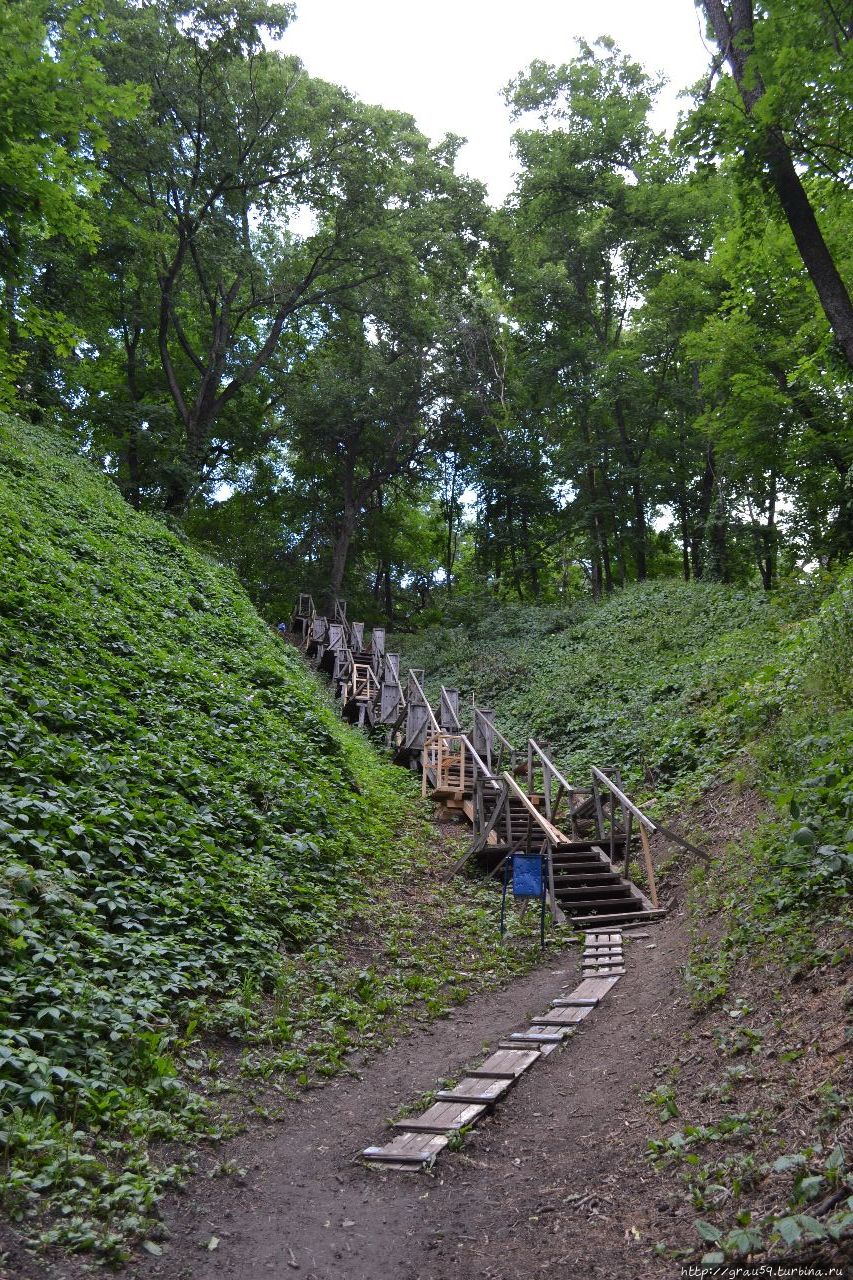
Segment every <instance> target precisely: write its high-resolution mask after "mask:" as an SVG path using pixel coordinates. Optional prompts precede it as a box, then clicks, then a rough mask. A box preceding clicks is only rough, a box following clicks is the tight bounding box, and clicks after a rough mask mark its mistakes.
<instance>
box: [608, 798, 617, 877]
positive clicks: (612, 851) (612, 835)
mask: <svg viewBox="0 0 853 1280" xmlns="http://www.w3.org/2000/svg"><path fill="white" fill-rule="evenodd" d="M608 807H609V810H610V861H611V863H612V862H613V859H614V858H615V857H616V801H615V799H614V796H613V792H612V791H611V792H610V804H609V806H608Z"/></svg>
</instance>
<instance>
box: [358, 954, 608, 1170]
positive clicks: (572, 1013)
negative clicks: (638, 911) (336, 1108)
mask: <svg viewBox="0 0 853 1280" xmlns="http://www.w3.org/2000/svg"><path fill="white" fill-rule="evenodd" d="M605 947H606V949H607V957H608V958H607V960H606V964H605V962H604V960H603V958H602V962H601V967H600V968H597V969H596V972H595V973H591V972H590V971H589V969H588V967H587V959H586V955H587V953H588V952H594V953H595V955H596V957H598V956H599V955H601V956H602V957H603V952H604V948H605ZM584 957H585V958H584V977H583V981H582V982H581V984H580V986H578V987H576V988H575V989H574V991H572V992H570V993H569V994H568V995H565V996H557V997H555V999H554V1000H552V1001H551V1006H550V1008H549V1009H547V1010H546V1011H545V1012H544V1013H542V1014H540V1015H538V1016H537V1017H535V1018H534V1019H533V1021H532V1022H531V1023H530V1025H529V1026H528V1027H527V1029H526V1030H524V1031H513V1032H511V1033H510V1034H509V1035H508V1036H507V1038H506V1039H504V1040H501V1041H500V1043H499V1044H498V1046H497V1048H496V1049H495V1050H494V1052H492V1053H490V1054H489V1056H488V1057H487V1058H486V1059H485V1060H484V1061H483V1062H481V1063H480V1065H479V1066H478V1067H474V1068H473V1069H471V1070H470V1071H468V1072H467V1073H466V1074H465V1075H464V1076H463V1077H462V1079H460V1080H458V1081H457V1083H456V1084H455V1085H454V1086H453V1088H452V1089H441V1090H439V1091H438V1092H437V1093H436V1094H435V1101H434V1102H433V1103H431V1105H430V1106H428V1107H426V1108H425V1109H424V1110H423V1111H422V1112H421V1113H420V1114H419V1115H415V1116H407V1117H406V1119H405V1120H398V1121H397V1123H396V1124H395V1125H394V1128H395V1129H396V1130H398V1132H397V1133H396V1135H395V1136H394V1137H393V1138H392V1139H391V1141H390V1142H387V1143H386V1144H385V1145H384V1146H381V1147H367V1148H365V1150H364V1151H362V1153H361V1154H362V1156H363V1158H364V1159H365V1160H367V1161H368V1162H369V1163H371V1164H377V1165H382V1166H384V1167H385V1168H391V1169H399V1170H402V1171H404V1172H406V1171H411V1170H419V1169H423V1168H424V1166H426V1165H430V1164H432V1162H433V1161H434V1160H435V1157H436V1156H437V1155H438V1154H439V1152H440V1151H443V1150H444V1148H445V1147H447V1146H448V1145H449V1144H450V1142H451V1139H453V1138H454V1136H456V1135H459V1134H462V1133H464V1131H465V1130H467V1129H470V1128H471V1127H472V1126H474V1125H476V1124H477V1123H478V1122H479V1121H480V1120H482V1119H483V1117H484V1116H486V1115H488V1114H489V1113H490V1112H491V1111H492V1109H493V1108H494V1106H495V1104H496V1103H498V1102H500V1101H502V1100H503V1099H504V1098H505V1096H506V1095H507V1093H509V1091H510V1090H511V1089H512V1087H513V1085H514V1084H515V1083H516V1082H517V1081H518V1080H519V1079H520V1078H521V1076H523V1075H524V1074H525V1072H527V1071H529V1070H530V1068H531V1067H534V1066H535V1065H536V1063H537V1062H540V1061H541V1060H542V1058H544V1057H547V1055H548V1054H549V1053H553V1051H554V1050H555V1049H557V1048H558V1047H559V1046H560V1045H561V1044H563V1043H565V1041H567V1040H568V1039H569V1038H570V1037H571V1036H573V1035H574V1034H575V1031H576V1030H577V1028H578V1025H579V1024H580V1023H581V1022H583V1021H584V1019H586V1018H588V1017H589V1015H590V1014H591V1013H592V1012H593V1010H594V1009H595V1008H597V1006H598V1005H599V1004H600V1003H601V1001H602V1000H604V999H605V997H606V996H607V994H608V992H610V991H611V990H612V989H613V987H614V986H615V985H616V983H617V982H618V981H619V979H620V977H621V975H622V974H623V973H624V972H625V970H624V967H623V961H622V935H621V933H620V932H619V931H618V930H613V931H610V932H608V933H606V934H602V933H588V934H587V937H586V952H585V953H584ZM457 1140H458V1138H457Z"/></svg>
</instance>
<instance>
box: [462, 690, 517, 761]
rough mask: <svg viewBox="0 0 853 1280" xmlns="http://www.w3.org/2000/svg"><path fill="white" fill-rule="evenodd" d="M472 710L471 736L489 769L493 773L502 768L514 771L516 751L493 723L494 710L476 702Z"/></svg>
mask: <svg viewBox="0 0 853 1280" xmlns="http://www.w3.org/2000/svg"><path fill="white" fill-rule="evenodd" d="M472 710H473V713H474V725H473V731H472V734H471V738H472V740H473V742H474V745H475V746H476V748H477V750H478V751H479V752H480V753H481V755H482V756H483V759H484V760H485V762H486V764H487V765H488V767H489V769H490V771H491V772H492V773H494V774H495V775H497V774H499V773H501V772H502V771H503V770H504V769H509V770H510V771H511V772H512V773H514V772H515V767H516V761H517V758H518V752H517V751H516V749H515V747H514V746H513V745H512V743H511V742H509V741H508V740H507V739H506V738H505V737H504V736H503V734H502V733H501V731H500V730H499V729H498V728H497V726H496V725H495V722H494V718H493V717H494V712H492V711H487V710H485V709H484V708H483V707H478V706H476V704H475V705H474V707H473V708H472Z"/></svg>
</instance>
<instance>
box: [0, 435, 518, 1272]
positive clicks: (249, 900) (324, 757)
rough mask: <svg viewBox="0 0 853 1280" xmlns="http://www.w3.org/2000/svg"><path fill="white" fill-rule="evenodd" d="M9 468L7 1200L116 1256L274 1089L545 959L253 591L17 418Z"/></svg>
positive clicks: (0, 599) (2, 711) (152, 1243)
mask: <svg viewBox="0 0 853 1280" xmlns="http://www.w3.org/2000/svg"><path fill="white" fill-rule="evenodd" d="M0 464H2V468H3V481H2V485H0V540H2V544H3V546H2V552H3V554H2V570H0V572H2V591H0V646H2V660H3V665H4V679H3V690H2V700H0V789H2V808H0V815H2V816H0V838H2V842H3V863H2V868H0V948H2V957H1V958H0V1140H2V1147H3V1166H2V1179H1V1180H0V1200H1V1201H2V1205H3V1208H4V1209H5V1211H6V1213H7V1214H8V1215H9V1216H10V1217H11V1218H12V1219H13V1221H15V1222H16V1223H18V1224H19V1229H20V1231H22V1232H23V1233H24V1236H25V1238H27V1239H28V1240H30V1241H32V1242H39V1243H41V1244H45V1243H53V1244H57V1245H59V1246H61V1247H63V1248H72V1249H81V1250H91V1251H93V1252H94V1254H95V1255H96V1256H97V1257H98V1258H100V1259H103V1260H109V1261H113V1262H115V1261H119V1260H120V1259H121V1258H122V1257H124V1256H126V1253H127V1249H128V1242H129V1241H132V1240H133V1239H135V1238H136V1239H140V1238H145V1239H146V1240H147V1246H146V1247H148V1248H149V1250H150V1251H151V1252H156V1251H157V1250H158V1247H159V1246H158V1245H157V1243H156V1238H155V1237H156V1235H157V1231H158V1226H157V1215H156V1205H157V1200H158V1197H159V1196H160V1195H161V1193H162V1192H163V1190H164V1188H165V1187H166V1186H169V1185H175V1184H176V1183H179V1182H180V1181H182V1180H183V1179H185V1178H186V1177H187V1176H188V1174H189V1173H190V1171H191V1168H192V1157H191V1143H192V1140H195V1139H197V1138H199V1137H200V1136H202V1135H207V1136H211V1137H212V1136H216V1135H217V1134H220V1133H222V1132H224V1131H225V1130H227V1129H229V1128H232V1129H233V1127H234V1126H235V1125H237V1124H239V1123H242V1122H244V1120H245V1119H246V1116H247V1114H248V1113H249V1112H251V1110H252V1109H253V1108H257V1107H260V1106H262V1105H264V1106H266V1105H268V1100H267V1101H263V1100H262V1099H261V1098H260V1095H259V1094H257V1093H256V1092H255V1086H256V1084H257V1086H258V1087H259V1088H260V1086H261V1085H263V1086H264V1087H269V1086H271V1085H273V1086H274V1087H275V1088H277V1089H279V1090H281V1089H285V1088H288V1087H292V1086H298V1085H299V1084H303V1083H305V1082H306V1081H309V1080H313V1079H316V1078H318V1077H322V1076H323V1075H324V1074H326V1075H327V1074H332V1073H334V1072H335V1071H338V1070H340V1069H342V1068H344V1067H345V1066H346V1065H347V1055H348V1053H349V1051H350V1050H351V1049H352V1047H353V1046H356V1045H358V1046H360V1047H365V1046H367V1047H369V1045H370V1044H371V1043H374V1042H376V1041H377V1040H379V1039H381V1037H382V1036H383V1035H384V1034H387V1030H388V1027H389V1026H390V1025H391V1024H392V1022H393V1019H392V1018H391V1017H389V1014H390V1013H391V1011H392V1010H394V1011H395V1013H396V1014H397V1015H399V1016H403V1017H406V1016H408V1017H414V1018H418V1017H429V1016H435V1015H436V1014H438V1013H440V1012H441V1011H442V1010H443V1009H445V1008H447V1007H449V1005H450V1004H452V1003H454V1002H456V1001H458V1000H461V999H463V998H464V997H465V995H466V994H468V993H469V992H470V991H473V990H476V989H479V988H480V987H483V986H485V985H489V984H492V983H497V982H500V981H501V980H503V979H504V978H505V977H507V976H508V975H509V974H511V973H512V972H514V971H516V970H518V969H520V968H523V967H525V966H527V965H529V964H530V963H532V962H533V961H534V959H536V958H537V955H536V951H535V949H534V948H533V947H532V946H528V945H526V941H525V939H523V938H519V939H517V945H510V946H508V947H506V948H500V947H495V946H494V945H493V940H494V934H495V921H494V911H493V909H492V910H489V909H488V904H489V903H491V897H490V895H489V894H488V892H487V891H484V890H481V889H477V888H476V887H475V886H473V885H469V886H466V887H464V888H460V882H457V883H456V884H454V885H453V886H452V887H450V886H447V885H445V884H443V883H441V882H440V881H439V879H438V877H437V874H436V859H437V856H438V855H437V854H436V851H435V849H434V848H433V847H432V846H431V845H430V843H429V841H430V838H431V837H430V834H429V828H428V827H427V826H426V822H425V816H424V810H423V808H422V806H421V803H420V801H419V800H418V799H417V797H416V796H415V795H414V793H413V789H412V787H411V785H410V783H408V782H407V780H406V778H405V775H404V774H403V773H402V771H401V770H396V769H393V768H392V766H390V765H386V764H383V763H382V762H381V761H380V760H379V758H378V757H377V755H376V753H375V752H374V751H373V749H372V748H371V747H370V746H369V745H368V744H367V743H366V742H365V741H364V740H363V739H362V738H361V737H360V735H358V734H357V733H354V732H352V731H350V730H348V729H346V728H345V727H343V726H342V725H341V724H340V723H339V721H338V720H337V718H336V716H335V714H334V711H333V710H332V708H331V707H330V706H329V705H328V702H327V699H326V695H325V693H324V692H323V690H322V689H321V688H320V687H319V686H318V685H317V683H316V682H315V681H314V679H313V677H312V676H311V675H310V674H309V673H308V672H307V671H306V669H305V668H304V666H303V665H302V663H301V662H300V660H299V658H298V657H297V655H296V654H295V652H294V651H292V650H291V649H289V648H288V647H287V646H284V645H282V644H281V642H280V641H279V640H278V639H277V638H276V637H275V636H273V635H272V634H271V633H270V631H269V630H268V628H266V627H265V626H264V624H263V623H262V622H261V621H260V619H259V618H258V616H257V614H256V613H255V612H254V610H253V609H252V607H251V605H250V603H249V601H248V600H247V598H246V596H245V595H244V593H243V592H242V590H241V589H240V587H239V585H238V584H237V582H236V580H234V579H233V578H232V577H231V576H230V575H229V574H228V573H226V572H224V571H223V570H222V569H221V568H220V567H218V566H216V565H214V564H212V563H210V562H209V561H208V560H207V559H205V558H204V557H203V556H201V555H199V554H198V553H196V552H194V551H193V550H192V549H191V548H189V547H187V546H186V545H185V544H183V543H182V542H181V541H180V540H179V538H178V537H177V536H176V535H175V534H173V533H171V532H169V531H168V530H167V529H166V528H164V527H163V525H162V524H160V523H158V522H156V521H154V520H151V519H147V518H145V517H141V516H138V515H136V514H135V513H133V512H132V511H130V510H129V508H127V506H126V505H125V504H124V503H123V501H122V500H121V498H120V497H119V496H118V494H117V493H116V492H115V491H114V490H113V489H112V488H111V486H110V485H109V484H108V483H107V482H106V481H105V480H104V479H103V478H102V477H101V476H99V475H98V474H96V472H95V471H94V470H92V469H91V468H89V467H88V466H87V465H86V464H85V463H84V462H82V461H81V460H79V459H78V458H76V457H74V456H73V454H72V453H71V451H70V450H66V449H65V447H64V446H63V445H62V444H61V443H60V442H57V441H56V440H54V439H52V438H49V437H48V436H46V435H44V434H42V433H40V432H38V431H35V430H33V429H32V428H29V427H24V426H22V425H21V424H19V423H16V422H14V421H12V420H10V419H8V418H3V419H0ZM460 895H461V896H460ZM359 940H361V941H359ZM399 1016H398V1019H397V1020H398V1022H399ZM182 1143H188V1144H189V1145H188V1146H181V1145H180V1144H182ZM176 1144H177V1145H176ZM163 1150H169V1151H170V1152H172V1156H171V1160H170V1162H166V1161H165V1160H161V1159H160V1157H159V1155H158V1154H157V1153H158V1152H161V1151H163ZM182 1151H183V1153H184V1154H183V1155H182V1154H181V1152H182ZM175 1152H177V1153H178V1154H177V1156H176V1155H175V1154H174V1153H175Z"/></svg>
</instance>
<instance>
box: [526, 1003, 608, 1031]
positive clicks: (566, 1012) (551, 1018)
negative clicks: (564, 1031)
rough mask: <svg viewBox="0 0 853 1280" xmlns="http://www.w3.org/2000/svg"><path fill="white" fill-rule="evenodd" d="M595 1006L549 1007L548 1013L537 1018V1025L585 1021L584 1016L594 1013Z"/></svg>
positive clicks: (548, 1025)
mask: <svg viewBox="0 0 853 1280" xmlns="http://www.w3.org/2000/svg"><path fill="white" fill-rule="evenodd" d="M593 1008H594V1006H591V1005H586V1006H585V1007H578V1006H574V1007H573V1008H563V1009H549V1011H548V1012H547V1013H545V1014H543V1015H542V1016H541V1017H539V1018H537V1019H536V1025H537V1027H565V1026H569V1025H571V1024H572V1023H574V1022H583V1020H584V1018H586V1017H588V1016H589V1014H591V1013H592V1010H593Z"/></svg>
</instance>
